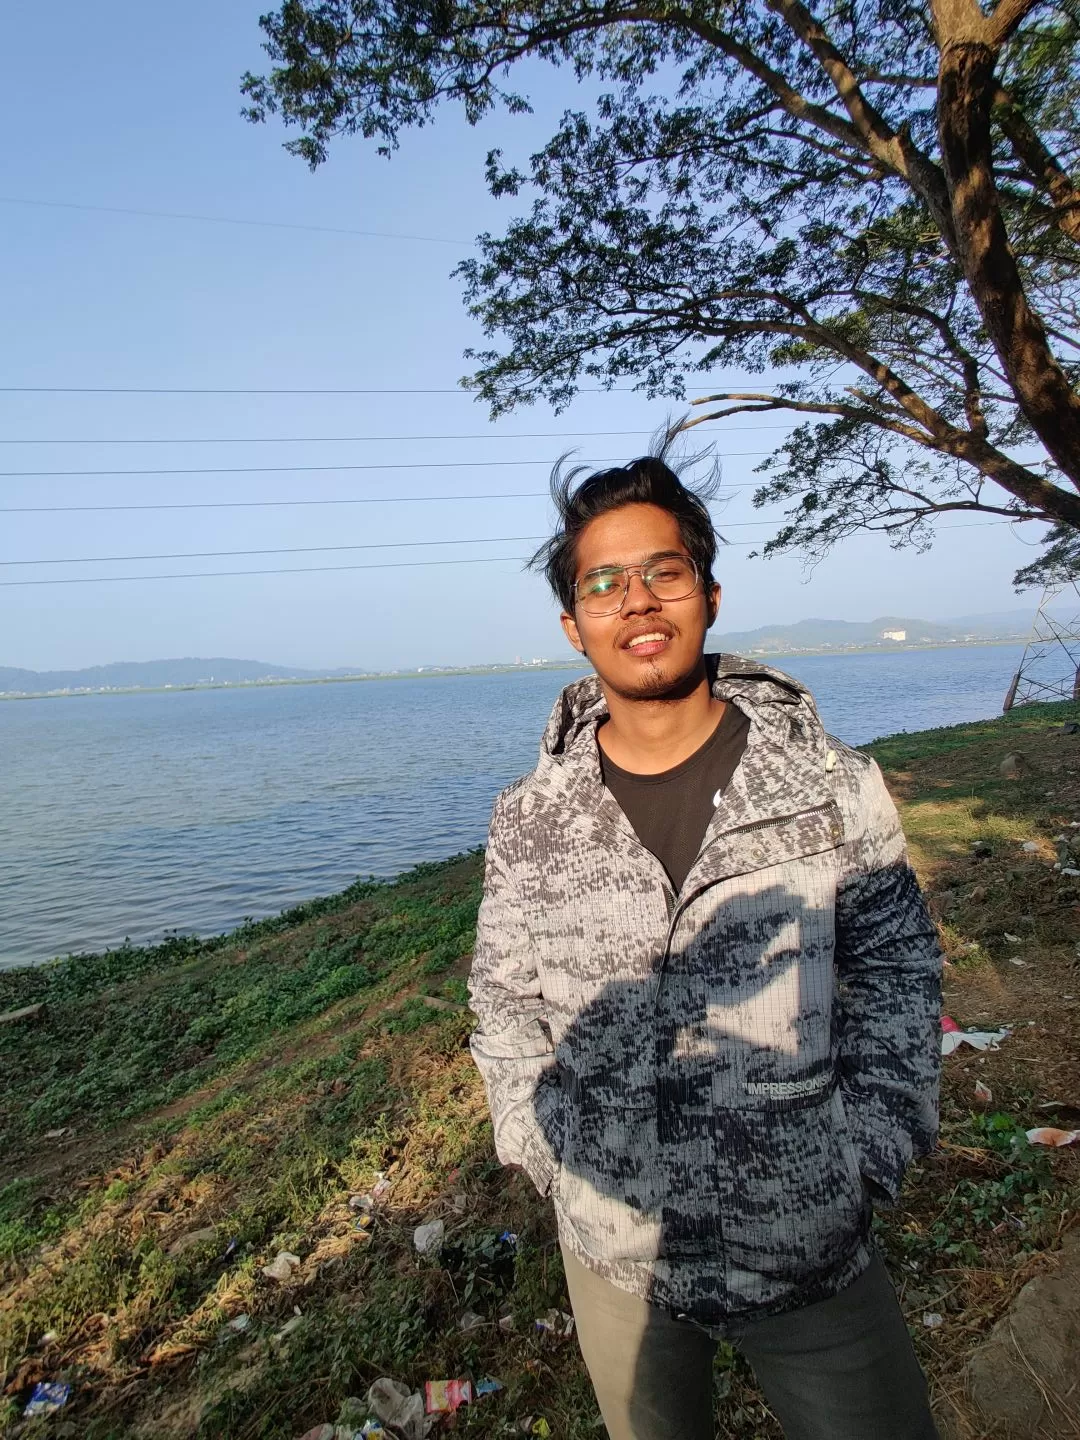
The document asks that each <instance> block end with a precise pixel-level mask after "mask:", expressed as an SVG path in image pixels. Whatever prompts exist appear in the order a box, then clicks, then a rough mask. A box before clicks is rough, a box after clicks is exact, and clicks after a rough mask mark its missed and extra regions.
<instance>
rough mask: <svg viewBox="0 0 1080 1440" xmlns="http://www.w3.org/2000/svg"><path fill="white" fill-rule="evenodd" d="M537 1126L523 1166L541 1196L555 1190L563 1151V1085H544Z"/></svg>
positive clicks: (539, 1093)
mask: <svg viewBox="0 0 1080 1440" xmlns="http://www.w3.org/2000/svg"><path fill="white" fill-rule="evenodd" d="M533 1107H534V1114H535V1125H534V1127H533V1130H532V1135H531V1136H530V1138H529V1141H528V1143H527V1144H526V1146H525V1148H524V1151H523V1153H522V1157H521V1163H522V1165H523V1167H524V1169H525V1173H526V1174H527V1175H528V1177H529V1179H530V1180H531V1181H532V1182H533V1184H534V1185H535V1186H536V1188H537V1190H539V1192H540V1194H541V1195H547V1194H548V1193H549V1192H550V1190H551V1185H552V1181H553V1180H554V1178H555V1172H556V1170H557V1169H558V1168H559V1156H560V1152H561V1150H562V1122H563V1115H562V1090H561V1088H560V1087H559V1085H558V1084H557V1083H556V1084H551V1083H550V1082H549V1083H547V1084H540V1085H538V1086H537V1087H536V1093H535V1096H534V1099H533Z"/></svg>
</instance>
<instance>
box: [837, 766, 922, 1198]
mask: <svg viewBox="0 0 1080 1440" xmlns="http://www.w3.org/2000/svg"><path fill="white" fill-rule="evenodd" d="M864 766H865V768H863V767H864ZM854 809H855V813H854V815H853V816H852V817H851V818H852V820H853V824H852V828H851V832H850V833H849V835H848V838H847V840H846V842H845V845H844V866H845V869H844V873H843V874H842V876H841V882H840V887H839V890H838V894H837V903H836V960H837V978H838V981H839V1029H840V1035H839V1040H840V1084H841V1090H842V1093H843V1097H844V1103H845V1107H846V1111H847V1115H848V1121H849V1124H850V1126H851V1131H852V1138H853V1141H854V1144H855V1148H856V1151H857V1152H858V1155H859V1160H860V1165H861V1168H862V1172H863V1175H864V1176H865V1177H866V1178H867V1180H868V1181H870V1182H871V1186H872V1188H873V1187H875V1186H876V1187H880V1189H881V1190H882V1191H883V1192H884V1194H885V1195H886V1196H887V1197H888V1199H889V1200H890V1201H895V1200H896V1198H897V1196H898V1195H899V1192H900V1185H901V1182H902V1181H903V1178H904V1171H905V1169H906V1168H907V1165H908V1162H909V1161H910V1160H911V1159H912V1157H913V1156H914V1155H923V1154H926V1153H927V1152H928V1151H929V1150H931V1149H932V1148H933V1146H934V1143H935V1141H936V1139H937V1129H938V1079H939V1072H940V1069H941V958H942V957H941V950H940V948H939V946H938V939H937V931H936V930H935V928H934V923H933V921H932V920H931V918H930V915H929V913H928V911H927V908H926V904H925V902H924V900H923V897H922V894H921V892H920V890H919V883H918V881H917V880H916V878H915V872H914V871H913V870H912V868H911V865H910V863H909V861H908V857H907V850H906V847H905V843H904V835H903V831H902V830H901V828H900V819H899V816H898V815H897V813H896V806H895V805H894V804H893V802H892V799H891V797H890V795H889V792H888V791H887V790H886V788H885V782H884V780H883V779H882V777H881V771H880V770H879V769H878V767H877V765H876V764H874V763H873V762H872V761H869V762H867V761H865V760H863V759H862V757H860V762H859V772H857V793H856V796H855V807H854Z"/></svg>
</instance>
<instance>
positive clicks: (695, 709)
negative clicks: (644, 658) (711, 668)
mask: <svg viewBox="0 0 1080 1440" xmlns="http://www.w3.org/2000/svg"><path fill="white" fill-rule="evenodd" d="M605 698H606V700H607V703H608V719H607V720H606V721H605V723H604V724H603V725H602V726H601V727H600V729H599V730H598V731H597V736H596V738H597V743H598V744H599V746H600V748H601V750H603V752H604V754H605V755H606V756H607V758H608V759H609V760H610V761H611V762H612V764H614V765H618V766H619V768H620V769H622V770H629V771H630V773H631V774H633V775H659V774H661V773H662V772H663V771H664V770H671V769H672V768H673V767H674V766H676V765H681V764H682V762H683V761H684V760H688V759H689V758H690V756H691V755H693V753H694V752H695V750H700V748H701V747H702V745H704V744H705V741H706V740H708V738H709V736H710V735H711V734H712V733H713V732H714V730H715V729H716V727H717V725H719V723H720V720H721V718H722V716H723V714H724V710H725V709H726V708H727V707H726V705H725V703H724V701H723V700H716V699H714V698H713V694H712V689H711V687H710V685H709V680H708V676H707V675H706V674H705V673H704V670H703V671H702V674H701V677H700V679H699V680H698V682H697V683H696V684H692V685H691V686H690V687H689V688H688V689H687V691H686V692H685V693H683V694H680V695H678V696H677V697H675V696H665V697H663V698H661V699H657V700H632V699H629V698H627V697H626V696H625V695H616V694H614V693H610V692H608V691H607V689H606V687H605Z"/></svg>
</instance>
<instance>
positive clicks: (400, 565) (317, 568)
mask: <svg viewBox="0 0 1080 1440" xmlns="http://www.w3.org/2000/svg"><path fill="white" fill-rule="evenodd" d="M529 558H530V557H529V556H528V555H481V556H478V557H476V558H474V559H472V560H402V561H400V562H397V563H395V562H394V561H392V560H389V561H388V560H379V561H376V563H375V564H373V565H300V566H291V567H284V568H282V569H279V570H278V569H275V570H194V571H190V572H187V573H184V574H176V575H77V576H74V577H72V578H70V579H65V580H0V589H10V588H11V587H13V586H15V585H104V584H109V583H112V582H113V581H120V580H211V579H219V578H221V577H223V576H237V575H325V574H330V573H331V572H334V571H339V570H417V569H424V568H426V567H428V566H430V565H496V564H498V563H499V562H500V561H503V560H512V561H520V562H521V563H522V564H524V562H525V561H527V560H528V559H529Z"/></svg>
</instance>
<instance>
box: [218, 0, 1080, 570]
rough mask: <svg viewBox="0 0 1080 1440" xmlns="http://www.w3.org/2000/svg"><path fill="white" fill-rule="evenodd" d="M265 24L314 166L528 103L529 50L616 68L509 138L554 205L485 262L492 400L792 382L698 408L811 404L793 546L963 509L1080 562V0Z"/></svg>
mask: <svg viewBox="0 0 1080 1440" xmlns="http://www.w3.org/2000/svg"><path fill="white" fill-rule="evenodd" d="M261 24H262V27H263V30H264V32H265V36H266V46H265V48H266V50H267V52H268V54H269V56H270V58H271V61H272V62H273V67H274V68H272V70H271V71H270V73H269V74H268V75H265V76H253V75H248V76H246V77H245V79H244V82H243V88H244V90H245V92H246V94H247V96H248V100H249V108H248V110H247V112H246V113H247V114H248V116H249V118H251V119H254V120H263V119H265V118H266V117H267V115H269V114H271V113H275V114H279V115H280V116H281V118H282V119H283V120H284V122H285V123H286V124H287V125H295V126H298V127H299V128H300V131H301V134H300V136H299V137H298V138H296V139H294V140H292V141H290V142H289V148H290V149H292V150H294V151H295V152H296V153H297V154H299V155H301V156H302V157H303V158H305V159H306V160H307V161H308V162H309V164H311V165H312V166H316V165H318V164H319V163H320V162H321V161H322V160H323V159H324V158H325V157H326V155H327V152H328V147H329V146H330V144H331V142H332V141H333V139H334V138H335V137H337V136H339V135H348V134H354V133H355V134H360V135H363V136H366V137H368V138H371V139H375V140H376V141H377V142H378V143H379V145H380V148H381V149H382V150H383V151H384V152H385V153H390V151H392V150H393V148H394V147H395V146H396V145H397V143H398V138H399V135H400V133H401V131H402V130H403V129H404V128H405V127H408V126H412V125H422V124H425V123H428V122H430V120H431V119H432V117H433V115H434V113H435V111H436V109H437V107H438V105H439V104H440V103H441V102H442V101H444V100H457V101H460V102H461V103H462V104H463V105H464V107H465V113H466V115H467V116H468V118H469V119H470V121H473V122H475V121H476V120H478V119H479V118H480V117H481V116H482V115H483V114H485V113H486V112H487V111H489V110H490V109H491V108H492V107H494V106H496V105H500V104H501V105H504V106H505V107H506V108H507V109H508V110H510V111H511V112H513V111H520V110H523V109H525V108H527V104H528V102H527V99H526V97H525V96H524V95H523V94H520V93H518V92H516V91H514V90H511V89H509V88H507V87H508V84H509V77H510V73H511V72H512V71H513V68H514V66H515V63H516V62H518V61H521V60H524V59H526V58H528V57H539V58H540V59H543V60H546V61H549V62H550V63H552V64H555V65H570V66H572V67H573V69H574V71H575V72H576V74H577V76H578V77H579V79H581V80H583V81H585V80H589V81H590V83H591V84H592V85H593V86H594V87H596V88H599V86H600V85H602V86H604V87H606V88H605V89H604V92H603V93H602V94H599V96H598V98H597V99H596V100H595V102H594V103H593V104H592V105H591V106H590V107H589V110H588V113H586V111H584V110H583V111H580V112H573V113H567V114H566V115H564V117H563V119H562V122H561V123H560V125H559V127H558V129H557V130H556V132H555V134H554V135H553V136H552V137H551V139H550V140H549V141H548V143H547V144H546V145H545V146H544V147H543V149H542V150H541V151H540V152H539V153H538V154H536V155H534V156H533V157H532V159H531V162H530V164H529V166H528V167H527V170H525V171H523V170H520V169H518V168H515V167H514V166H508V165H506V164H504V161H503V157H502V153H501V152H500V151H497V150H496V151H493V152H492V153H491V154H490V155H489V157H488V166H487V180H488V184H489V187H490V189H491V190H492V192H493V193H494V194H496V195H519V194H521V193H522V192H524V191H526V190H530V191H531V192H532V194H533V203H532V206H531V209H530V211H529V212H528V213H527V214H526V215H524V216H522V217H521V218H518V219H516V220H514V221H513V222H512V223H511V224H510V225H509V227H508V228H507V230H506V233H505V235H503V236H502V237H501V238H494V237H492V236H491V235H483V236H481V237H480V240H479V249H480V255H479V258H477V259H472V260H467V261H465V262H464V263H463V264H462V265H461V266H460V267H459V269H460V274H461V276H462V277H463V280H464V286H465V291H466V298H467V301H468V303H469V305H470V307H471V310H472V312H473V314H474V315H475V316H477V317H478V318H479V320H480V321H481V323H482V325H483V327H484V330H485V333H486V334H487V335H488V336H490V337H499V338H500V339H501V340H502V342H503V343H502V345H501V346H500V348H498V349H494V348H493V349H491V350H486V351H481V352H470V358H472V359H474V360H476V361H477V362H478V365H479V368H478V370H477V372H476V373H475V375H474V376H473V377H471V383H472V384H473V385H475V386H476V388H477V389H478V390H479V393H480V395H481V396H482V397H484V398H485V399H486V400H487V401H488V402H489V404H490V406H491V409H492V412H493V413H494V414H498V413H502V412H505V411H508V410H510V409H512V408H513V407H514V406H516V405H518V404H520V403H523V402H526V403H527V402H530V401H532V400H534V399H535V398H536V397H537V396H542V397H545V398H547V399H548V400H549V401H551V402H552V403H553V404H554V405H555V406H556V407H560V406H563V405H565V404H566V403H567V402H568V401H569V399H570V398H571V396H572V395H573V394H574V393H575V391H576V389H577V387H578V386H579V384H580V383H581V381H582V380H583V379H584V378H586V377H590V378H593V379H598V380H599V381H600V382H601V383H602V384H612V383H614V382H616V381H617V380H619V379H623V378H625V377H631V378H632V379H633V381H634V382H635V383H637V384H640V385H641V386H642V388H643V389H645V390H646V391H647V392H648V393H649V394H650V395H667V396H672V397H676V398H681V397H682V396H683V395H684V387H685V384H686V380H687V377H688V376H692V375H704V376H707V375H709V374H710V372H714V371H716V370H719V369H725V368H727V369H730V368H733V367H738V368H741V369H743V370H749V371H751V372H762V371H766V370H773V371H774V372H777V371H778V372H779V374H780V380H779V383H777V384H774V385H773V386H771V387H770V388H768V389H762V390H750V391H732V390H729V389H718V390H717V391H716V393H715V394H713V395H712V396H710V397H708V400H707V402H706V403H704V413H703V414H701V415H700V416H697V417H695V420H694V421H692V422H690V423H691V424H693V423H701V422H702V421H706V420H707V421H712V422H716V421H720V420H722V419H723V418H725V417H727V416H730V415H734V414H739V413H742V412H752V413H761V412H762V411H781V412H788V413H792V412H793V413H794V414H796V415H800V416H807V417H813V418H812V419H807V420H805V421H803V422H802V423H800V425H799V426H798V427H797V428H796V430H795V431H794V432H793V433H792V435H791V436H790V437H789V438H788V439H787V440H786V441H785V442H784V443H783V444H782V445H781V446H780V448H779V450H778V451H777V452H776V453H775V454H774V455H773V456H772V457H770V459H769V460H768V461H766V462H765V464H764V465H763V466H762V467H761V469H762V470H763V471H764V472H765V474H766V478H765V480H764V481H763V484H762V487H761V488H760V489H759V490H758V491H757V493H756V494H755V497H754V500H755V504H758V505H765V504H775V503H777V502H780V503H782V504H784V505H785V506H786V522H785V523H784V524H783V526H782V527H781V529H780V531H779V533H778V534H777V535H776V536H775V537H774V538H773V539H772V540H770V541H769V542H768V543H767V544H766V546H765V547H764V548H765V551H766V553H769V552H776V551H781V550H789V549H798V550H801V551H802V552H803V553H805V554H808V555H809V556H811V557H816V556H818V555H820V554H822V553H823V552H824V551H825V550H827V549H828V548H829V547H830V546H831V545H833V544H835V543H836V541H837V540H839V539H840V538H842V537H843V536H845V535H847V534H849V533H851V532H852V531H854V530H858V529H869V530H879V531H884V532H885V533H886V534H887V535H888V536H889V537H890V539H891V541H892V543H893V544H907V543H914V544H916V545H921V546H925V545H926V544H928V543H929V540H930V536H931V528H930V521H931V519H932V517H935V516H938V515H941V514H943V513H946V512H953V511H960V512H964V511H974V512H981V513H989V514H993V515H997V516H1002V517H1007V518H1012V519H1016V520H1031V519H1038V520H1048V521H1050V522H1052V523H1053V524H1054V525H1055V526H1056V529H1055V530H1054V531H1053V532H1052V535H1051V537H1050V540H1051V544H1052V545H1053V544H1057V545H1058V554H1059V558H1060V555H1061V554H1064V553H1065V552H1068V553H1073V552H1072V551H1070V550H1069V546H1070V544H1071V540H1070V537H1071V536H1072V535H1073V533H1074V532H1077V531H1080V390H1078V380H1080V327H1078V323H1077V322H1078V319H1080V291H1078V271H1080V182H1078V179H1077V176H1078V174H1080V62H1078V53H1080V47H1078V44H1077V42H1078V39H1080V0H997V3H996V5H995V6H994V8H992V9H990V10H983V9H981V8H980V6H979V4H978V3H977V0H931V3H930V6H929V9H927V8H926V7H925V6H923V5H920V4H917V3H912V0H822V5H821V8H820V9H819V10H818V11H816V12H815V11H812V10H810V9H809V8H808V7H807V5H806V4H805V3H803V0H757V3H755V0H285V3H284V4H283V5H282V7H281V9H280V10H278V11H276V12H275V13H273V14H271V15H266V16H264V17H263V18H262V21H261ZM695 403H703V402H700V401H699V402H695ZM1062 546H1064V549H1062ZM1073 549H1074V550H1075V549H1076V547H1075V546H1074V547H1073ZM1048 563H1049V556H1048ZM1054 563H1058V562H1056V561H1055V562H1054ZM1037 570H1038V566H1037V565H1036V566H1035V567H1031V566H1028V567H1026V568H1025V571H1024V572H1022V574H1023V577H1024V578H1025V579H1026V581H1027V582H1029V583H1030V582H1032V581H1033V579H1034V578H1037V577H1036V575H1035V574H1034V571H1037Z"/></svg>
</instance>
